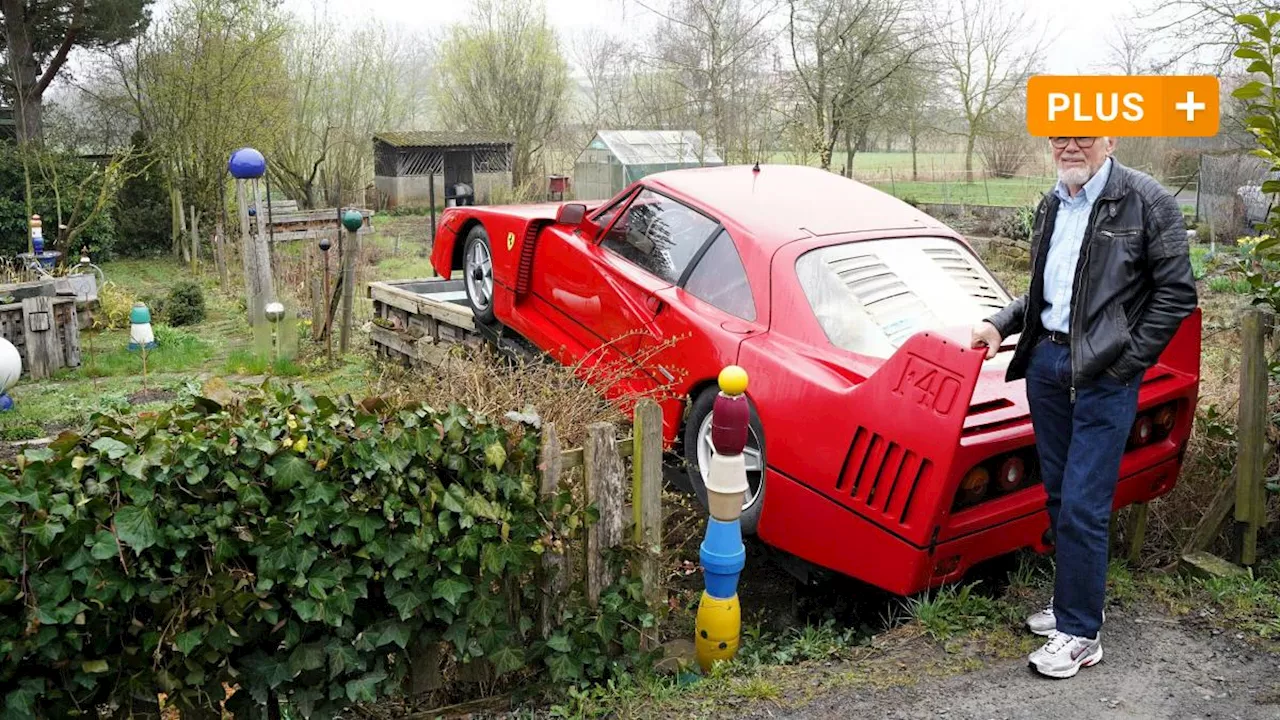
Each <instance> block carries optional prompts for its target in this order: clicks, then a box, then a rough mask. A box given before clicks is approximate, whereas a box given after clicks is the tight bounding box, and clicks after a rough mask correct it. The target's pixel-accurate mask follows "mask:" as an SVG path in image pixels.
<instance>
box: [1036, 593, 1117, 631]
mask: <svg viewBox="0 0 1280 720" xmlns="http://www.w3.org/2000/svg"><path fill="white" fill-rule="evenodd" d="M1102 621H1103V622H1106V621H1107V611H1106V610H1103V611H1102ZM1027 627H1028V628H1030V629H1031V632H1033V633H1035V634H1037V635H1043V636H1045V637H1049V636H1050V635H1052V634H1053V633H1054V631H1055V630H1057V629H1058V618H1057V616H1056V615H1054V614H1053V598H1052V597H1050V598H1049V604H1048V605H1045V606H1044V609H1043V610H1039V611H1037V612H1035V613H1032V614H1031V615H1029V616H1028V617H1027Z"/></svg>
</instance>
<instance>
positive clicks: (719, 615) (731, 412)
mask: <svg viewBox="0 0 1280 720" xmlns="http://www.w3.org/2000/svg"><path fill="white" fill-rule="evenodd" d="M746 391H747V373H746V371H745V370H743V369H742V368H740V367H738V366H736V365H730V366H728V367H726V368H725V369H724V370H722V371H720V394H719V395H718V396H717V397H716V402H715V405H714V406H713V407H712V410H711V445H712V454H711V467H710V468H708V471H707V482H706V489H707V506H708V508H709V509H710V511H711V517H710V518H709V519H708V521H707V522H708V524H707V534H706V537H705V539H704V540H703V541H702V548H701V552H700V553H699V557H700V558H701V560H702V567H703V571H704V577H705V578H706V589H705V590H704V591H703V593H702V600H701V601H700V602H699V604H698V619H697V625H696V630H697V637H696V638H695V639H694V647H695V649H696V651H697V652H696V654H697V658H698V664H699V665H701V666H702V668H703V670H710V669H711V666H712V665H713V664H714V663H715V662H716V661H717V660H728V659H731V658H732V657H733V656H734V655H735V654H736V653H737V652H738V637H739V634H740V632H741V629H742V611H741V608H740V606H739V605H738V577H739V576H740V575H741V574H742V568H743V566H744V565H745V564H746V557H747V551H746V548H745V547H743V545H742V528H741V526H740V524H739V521H738V518H739V516H741V515H742V500H743V497H744V495H745V494H746V492H747V466H746V462H745V458H744V457H743V455H742V449H743V448H744V447H745V446H746V444H747V424H748V423H749V422H750V417H751V411H750V409H749V408H748V406H747V396H746Z"/></svg>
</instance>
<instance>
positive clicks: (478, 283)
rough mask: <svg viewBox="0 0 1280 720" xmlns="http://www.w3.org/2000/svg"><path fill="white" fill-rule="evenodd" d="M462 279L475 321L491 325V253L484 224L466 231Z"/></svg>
mask: <svg viewBox="0 0 1280 720" xmlns="http://www.w3.org/2000/svg"><path fill="white" fill-rule="evenodd" d="M462 257H463V262H462V279H463V281H464V282H463V285H465V287H466V290H467V304H469V305H470V306H471V312H472V313H474V314H475V316H476V321H477V322H480V323H483V324H485V325H492V324H493V322H494V320H495V317H496V316H495V315H494V312H493V253H492V252H490V250H489V234H488V233H487V232H485V230H484V226H482V225H476V226H475V227H473V228H471V232H469V233H467V243H466V247H465V250H464V251H463V255H462Z"/></svg>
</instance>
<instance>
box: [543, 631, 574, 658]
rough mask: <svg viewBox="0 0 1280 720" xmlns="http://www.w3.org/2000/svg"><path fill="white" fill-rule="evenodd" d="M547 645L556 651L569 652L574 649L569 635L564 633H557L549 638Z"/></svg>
mask: <svg viewBox="0 0 1280 720" xmlns="http://www.w3.org/2000/svg"><path fill="white" fill-rule="evenodd" d="M547 647H549V648H551V649H552V650H555V651H556V652H561V653H567V652H569V651H570V650H572V649H573V647H572V646H571V645H570V644H569V636H568V635H565V634H564V633H556V634H555V635H552V636H551V638H550V639H548V640H547Z"/></svg>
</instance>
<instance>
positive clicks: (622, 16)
mask: <svg viewBox="0 0 1280 720" xmlns="http://www.w3.org/2000/svg"><path fill="white" fill-rule="evenodd" d="M319 1H322V0H285V3H284V4H285V7H287V8H289V9H291V10H294V11H298V12H301V13H304V14H309V13H310V8H311V7H312V3H313V2H319ZM544 2H545V4H546V9H547V17H548V19H549V20H550V22H551V24H552V25H553V26H554V27H555V28H556V29H557V30H560V31H561V36H562V37H563V38H565V39H570V38H572V37H573V36H574V34H575V33H576V31H579V30H589V29H591V28H593V27H608V26H613V27H615V28H618V27H626V28H629V29H632V28H635V27H636V26H637V25H640V26H641V27H644V26H645V25H646V24H647V23H649V22H651V21H652V18H653V15H652V14H651V13H649V12H648V11H646V10H645V9H644V8H642V7H641V6H640V5H639V4H637V2H636V1H635V0H544ZM1007 2H1009V4H1010V5H1011V6H1021V7H1024V8H1025V9H1026V10H1027V14H1028V16H1029V17H1031V18H1033V19H1034V20H1036V21H1038V22H1039V23H1040V25H1041V27H1045V28H1046V29H1047V30H1048V31H1049V35H1050V38H1051V39H1052V44H1050V45H1049V47H1048V52H1047V55H1046V58H1045V59H1046V67H1045V70H1046V72H1048V73H1052V74H1077V73H1090V72H1096V64H1097V63H1099V62H1101V61H1102V60H1103V59H1104V58H1105V57H1106V55H1107V52H1108V49H1107V39H1108V31H1109V30H1110V28H1111V26H1112V23H1117V22H1124V21H1125V19H1126V18H1127V17H1128V16H1131V15H1132V14H1133V13H1134V12H1135V10H1137V9H1138V8H1139V7H1149V6H1150V0H1070V2H1053V1H1051V0H1007ZM328 3H329V7H330V9H331V11H332V12H333V13H334V14H335V15H342V14H345V15H346V16H348V17H352V18H355V19H359V18H361V17H376V18H379V19H382V20H384V21H386V22H388V23H393V24H395V25H397V26H400V27H403V28H405V29H406V30H418V31H427V32H430V31H431V30H432V29H436V28H440V27H441V26H443V25H447V24H449V23H453V22H458V21H464V20H466V17H467V13H468V12H469V11H470V10H471V8H472V3H470V2H468V1H467V0H328ZM657 4H659V5H663V4H665V3H664V2H663V1H662V0H658V2H657ZM937 4H938V5H945V4H946V2H945V0H944V1H943V2H939V3H937Z"/></svg>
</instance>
